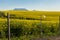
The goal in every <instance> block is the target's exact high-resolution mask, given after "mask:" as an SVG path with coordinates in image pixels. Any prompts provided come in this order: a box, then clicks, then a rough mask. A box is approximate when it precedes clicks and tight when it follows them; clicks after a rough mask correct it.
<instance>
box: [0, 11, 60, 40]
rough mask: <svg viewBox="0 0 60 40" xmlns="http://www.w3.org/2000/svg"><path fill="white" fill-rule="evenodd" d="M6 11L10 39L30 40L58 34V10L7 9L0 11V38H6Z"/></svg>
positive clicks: (59, 13) (59, 14) (2, 39)
mask: <svg viewBox="0 0 60 40" xmlns="http://www.w3.org/2000/svg"><path fill="white" fill-rule="evenodd" d="M7 13H9V14H10V27H11V39H13V40H15V39H16V40H17V39H19V40H30V39H33V38H40V37H41V31H40V30H41V26H42V30H43V36H44V37H47V36H48V37H50V36H56V35H58V34H59V32H58V27H59V21H60V20H59V16H60V12H50V11H49V12H48V11H17V10H8V11H1V13H0V33H1V34H0V35H1V36H0V39H1V40H4V38H5V39H6V40H7V33H8V32H7V31H8V26H7ZM1 15H2V16H1Z"/></svg>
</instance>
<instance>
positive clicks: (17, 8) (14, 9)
mask: <svg viewBox="0 0 60 40" xmlns="http://www.w3.org/2000/svg"><path fill="white" fill-rule="evenodd" d="M14 10H25V11H27V9H25V8H15V9H14Z"/></svg>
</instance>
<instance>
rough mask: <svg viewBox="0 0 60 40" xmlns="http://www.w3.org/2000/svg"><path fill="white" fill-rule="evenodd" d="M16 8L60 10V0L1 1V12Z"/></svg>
mask: <svg viewBox="0 0 60 40" xmlns="http://www.w3.org/2000/svg"><path fill="white" fill-rule="evenodd" d="M14 8H27V9H36V10H60V0H0V10H7V9H14Z"/></svg>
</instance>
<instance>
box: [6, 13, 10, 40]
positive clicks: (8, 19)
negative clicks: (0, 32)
mask: <svg viewBox="0 0 60 40" xmlns="http://www.w3.org/2000/svg"><path fill="white" fill-rule="evenodd" d="M7 24H8V40H10V14H9V13H7Z"/></svg>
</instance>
